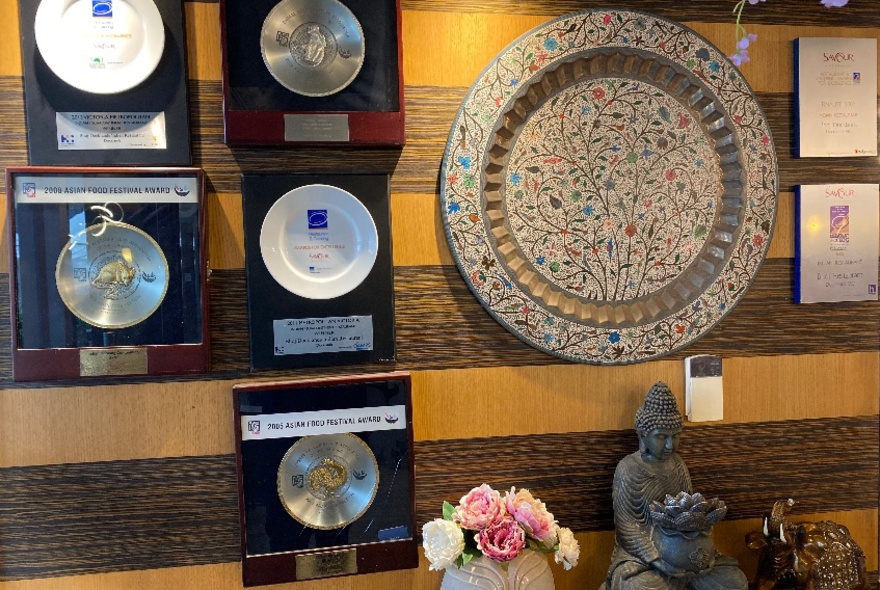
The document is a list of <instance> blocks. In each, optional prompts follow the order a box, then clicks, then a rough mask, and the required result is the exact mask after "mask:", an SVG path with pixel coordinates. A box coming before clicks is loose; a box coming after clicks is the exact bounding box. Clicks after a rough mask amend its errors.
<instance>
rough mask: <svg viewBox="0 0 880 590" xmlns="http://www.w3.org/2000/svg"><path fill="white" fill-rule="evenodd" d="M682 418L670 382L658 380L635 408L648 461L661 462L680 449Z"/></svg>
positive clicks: (642, 453) (641, 442)
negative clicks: (667, 383)
mask: <svg viewBox="0 0 880 590" xmlns="http://www.w3.org/2000/svg"><path fill="white" fill-rule="evenodd" d="M681 428H682V420H681V414H679V412H678V404H677V403H676V401H675V396H673V395H672V392H671V391H670V390H669V386H668V385H666V384H665V383H663V382H660V381H658V382H657V383H655V384H654V386H653V387H651V389H650V390H649V391H648V394H647V395H646V396H645V401H644V402H643V403H642V407H640V408H639V409H638V411H637V412H636V434H638V437H639V452H640V453H641V455H642V459H643V460H644V461H646V462H648V463H662V462H663V461H666V460H667V459H669V458H670V457H671V456H672V455H673V454H674V453H675V452H676V451H677V450H678V439H679V435H680V434H681Z"/></svg>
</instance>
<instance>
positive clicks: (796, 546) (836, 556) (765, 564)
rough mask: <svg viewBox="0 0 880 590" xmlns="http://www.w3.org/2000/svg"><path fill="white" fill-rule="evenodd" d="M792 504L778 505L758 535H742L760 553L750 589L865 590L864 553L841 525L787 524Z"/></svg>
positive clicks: (781, 501) (752, 533)
mask: <svg viewBox="0 0 880 590" xmlns="http://www.w3.org/2000/svg"><path fill="white" fill-rule="evenodd" d="M794 504H795V502H794V500H791V499H789V500H779V501H778V502H776V503H775V504H774V505H773V510H772V512H771V513H770V514H769V515H767V516H765V517H764V522H763V527H762V530H761V531H752V532H750V533H749V534H748V535H746V544H747V545H748V546H749V547H750V548H752V549H756V550H759V551H760V552H761V553H760V557H759V561H758V573H757V576H756V577H755V580H754V582H753V583H752V585H751V588H752V590H867V588H868V583H867V577H866V575H865V553H864V552H863V551H862V549H861V548H860V547H859V546H858V545H857V544H856V543H855V542H854V541H853V540H852V537H851V536H850V534H849V530H847V528H846V527H845V526H843V525H840V524H837V523H835V522H831V521H828V520H825V521H822V522H816V523H813V522H802V523H795V522H790V521H789V520H787V519H786V518H785V515H786V513H787V512H788V511H789V510H791V507H792V506H794Z"/></svg>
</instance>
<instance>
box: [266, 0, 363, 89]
mask: <svg viewBox="0 0 880 590" xmlns="http://www.w3.org/2000/svg"><path fill="white" fill-rule="evenodd" d="M260 51H261V52H262V54H263V62H264V63H265V64H266V68H268V70H269V73H271V74H272V76H273V77H274V78H275V79H276V80H278V82H279V83H280V84H281V85H282V86H284V87H285V88H287V89H288V90H291V91H293V92H296V93H297V94H302V95H304V96H328V95H330V94H335V93H337V92H339V91H340V90H342V89H343V88H345V87H346V86H348V85H349V84H351V82H352V80H354V79H355V78H356V77H357V75H358V72H360V71H361V66H362V65H363V64H364V31H363V29H362V28H361V24H360V22H358V20H357V18H355V16H354V14H352V12H351V11H350V10H349V9H348V8H347V7H346V6H345V5H344V4H342V3H341V2H338V0H282V1H281V2H279V3H278V4H276V5H275V7H274V8H273V9H272V10H271V11H270V12H269V16H267V17H266V20H265V21H264V22H263V31H262V34H261V35H260Z"/></svg>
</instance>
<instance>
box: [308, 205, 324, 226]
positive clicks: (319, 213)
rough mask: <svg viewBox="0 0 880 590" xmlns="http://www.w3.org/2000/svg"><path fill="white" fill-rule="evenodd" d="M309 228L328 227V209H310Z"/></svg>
mask: <svg viewBox="0 0 880 590" xmlns="http://www.w3.org/2000/svg"><path fill="white" fill-rule="evenodd" d="M308 212H309V229H327V210H326V209H309V210H308Z"/></svg>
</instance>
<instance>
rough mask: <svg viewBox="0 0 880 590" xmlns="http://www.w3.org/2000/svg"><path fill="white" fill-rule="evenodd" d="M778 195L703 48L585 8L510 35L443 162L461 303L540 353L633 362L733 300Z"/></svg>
mask: <svg viewBox="0 0 880 590" xmlns="http://www.w3.org/2000/svg"><path fill="white" fill-rule="evenodd" d="M777 193H778V182H777V166H776V156H775V153H774V148H773V141H772V139H771V136H770V129H769V127H768V124H767V120H766V117H765V116H764V113H763V111H762V110H761V108H760V106H759V105H758V103H757V102H756V100H755V98H754V96H753V94H752V92H751V89H750V88H749V86H748V84H747V83H746V81H745V79H744V78H743V77H742V75H741V74H740V73H739V71H738V70H737V69H736V68H735V67H733V65H732V64H731V63H730V62H729V61H728V60H727V59H726V58H725V57H724V55H723V54H722V53H721V52H720V51H719V50H718V49H717V48H716V47H714V46H713V45H711V44H710V43H709V42H708V41H706V40H705V39H703V38H702V37H701V36H699V35H697V34H696V33H694V32H693V31H691V30H689V29H687V28H686V27H684V26H682V25H680V24H678V23H675V22H672V21H669V20H666V19H662V18H659V17H656V16H652V15H648V14H644V13H639V12H631V11H615V10H596V11H589V12H583V13H577V14H573V15H569V16H564V17H561V18H558V19H556V20H553V21H551V22H549V23H547V24H545V25H542V26H540V27H538V28H537V29H534V30H533V31H531V32H529V33H527V34H525V35H524V36H522V37H520V38H519V39H518V40H516V41H515V42H514V43H513V44H511V45H510V46H509V47H508V48H507V49H505V50H504V51H503V52H502V53H501V54H500V55H499V56H498V57H497V58H495V60H494V61H493V62H492V63H491V64H490V65H489V67H488V68H487V69H486V70H485V71H484V72H483V73H482V74H481V75H480V77H479V78H478V80H477V81H476V82H475V83H474V85H473V86H472V87H471V89H470V91H469V92H468V94H467V97H466V98H465V101H464V104H463V105H462V107H461V109H460V111H459V113H458V115H457V117H456V119H455V122H454V124H453V127H452V130H451V132H450V136H449V141H448V144H447V146H446V153H445V156H444V161H443V167H442V171H441V204H442V207H443V214H444V219H445V225H446V230H447V235H448V238H449V243H450V246H451V248H452V251H453V254H454V256H455V258H456V262H457V264H458V267H459V270H460V271H461V273H462V275H463V276H464V278H465V280H466V281H467V282H468V284H469V286H470V288H471V290H472V291H473V293H474V294H475V295H476V296H477V298H478V299H479V300H480V302H481V303H482V304H483V305H484V306H485V307H486V309H487V310H488V311H489V313H491V314H492V315H493V316H494V317H495V318H496V319H497V320H498V321H499V322H500V323H501V324H502V325H503V326H505V327H506V328H507V329H508V330H510V331H511V332H512V333H513V334H515V335H516V336H518V337H519V338H521V339H522V340H524V341H525V342H527V343H529V344H531V345H532V346H534V347H536V348H539V349H541V350H543V351H545V352H548V353H550V354H554V355H557V356H560V357H562V358H566V359H570V360H576V361H582V362H590V363H601V364H617V363H633V362H638V361H643V360H648V359H652V358H655V357H658V356H661V355H664V354H668V353H669V352H672V351H674V350H677V349H680V348H682V347H684V346H687V345H688V344H690V343H692V342H693V341H694V340H696V339H697V338H699V337H700V336H702V335H704V334H705V333H706V332H707V331H709V330H710V329H711V328H712V327H713V326H714V325H715V324H716V323H717V322H718V321H719V320H721V318H723V317H724V316H725V315H726V314H727V313H728V312H729V311H730V310H731V308H732V307H733V306H734V305H735V304H736V303H737V302H738V301H739V300H740V299H741V298H742V297H743V295H744V294H745V292H746V290H747V288H748V286H749V284H750V283H751V281H752V279H753V278H754V276H755V274H756V273H757V271H758V268H759V266H760V265H761V262H762V261H763V259H764V255H765V254H766V251H767V248H768V246H769V242H770V237H771V234H772V231H773V226H774V222H775V216H776V202H777Z"/></svg>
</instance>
